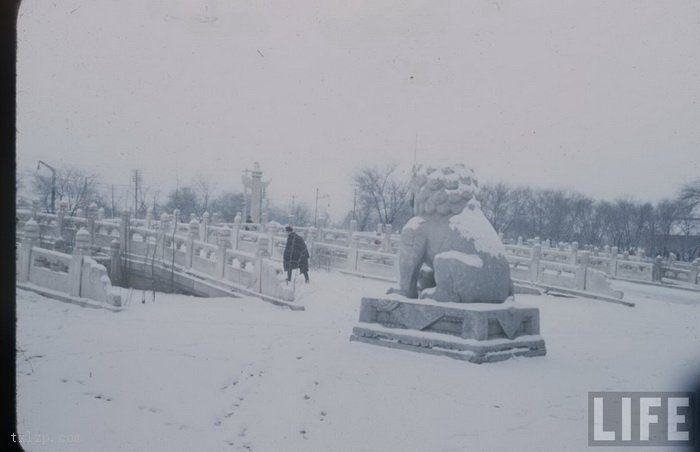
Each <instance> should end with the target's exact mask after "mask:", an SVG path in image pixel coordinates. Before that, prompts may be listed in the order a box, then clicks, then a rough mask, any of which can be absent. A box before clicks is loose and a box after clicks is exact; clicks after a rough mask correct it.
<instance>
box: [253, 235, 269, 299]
mask: <svg viewBox="0 0 700 452" xmlns="http://www.w3.org/2000/svg"><path fill="white" fill-rule="evenodd" d="M268 247H269V243H268V240H267V237H265V236H259V237H258V246H257V249H256V252H255V273H256V274H257V281H256V290H257V292H258V293H263V266H264V260H265V259H266V258H268V257H269V255H268V254H267V249H268Z"/></svg>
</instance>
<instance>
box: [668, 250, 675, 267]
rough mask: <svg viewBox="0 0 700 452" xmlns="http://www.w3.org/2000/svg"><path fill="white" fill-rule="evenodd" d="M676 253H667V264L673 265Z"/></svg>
mask: <svg viewBox="0 0 700 452" xmlns="http://www.w3.org/2000/svg"><path fill="white" fill-rule="evenodd" d="M676 260H677V258H676V253H668V266H669V267H673V266H674V265H675V263H676Z"/></svg>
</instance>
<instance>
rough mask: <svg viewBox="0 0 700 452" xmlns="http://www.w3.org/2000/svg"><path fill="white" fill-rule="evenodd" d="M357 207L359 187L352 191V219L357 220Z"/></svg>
mask: <svg viewBox="0 0 700 452" xmlns="http://www.w3.org/2000/svg"><path fill="white" fill-rule="evenodd" d="M356 208H357V188H356V189H355V190H354V191H353V193H352V219H353V220H355V221H357V214H356V213H355V209H356Z"/></svg>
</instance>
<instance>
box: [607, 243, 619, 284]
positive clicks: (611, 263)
mask: <svg viewBox="0 0 700 452" xmlns="http://www.w3.org/2000/svg"><path fill="white" fill-rule="evenodd" d="M617 252H618V249H617V247H616V246H613V247H612V248H610V259H609V260H608V275H609V276H613V277H614V276H617Z"/></svg>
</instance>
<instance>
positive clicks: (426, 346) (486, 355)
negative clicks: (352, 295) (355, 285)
mask: <svg viewBox="0 0 700 452" xmlns="http://www.w3.org/2000/svg"><path fill="white" fill-rule="evenodd" d="M359 320H360V321H359V323H358V324H357V326H355V327H354V328H353V332H352V335H351V337H350V340H351V341H360V342H365V343H370V344H374V345H381V346H385V347H391V348H399V349H405V350H412V351H417V352H422V353H429V354H435V355H443V356H448V357H451V358H455V359H461V360H464V361H469V362H473V363H479V364H480V363H484V362H494V361H502V360H505V359H508V358H510V357H513V356H543V355H545V354H546V347H545V343H544V339H543V338H542V337H541V336H540V335H539V333H540V324H539V310H538V309H537V308H531V307H524V306H520V305H518V304H517V303H515V302H512V301H509V302H505V303H501V304H490V303H440V302H434V301H426V300H411V301H410V302H408V301H404V300H400V299H381V298H363V299H362V304H361V308H360V319H359Z"/></svg>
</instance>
